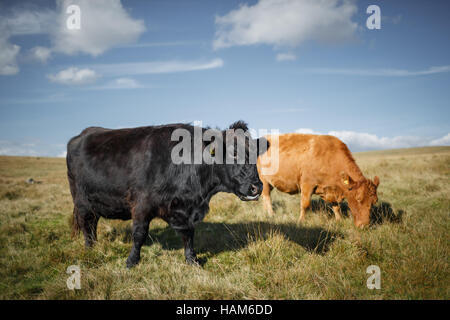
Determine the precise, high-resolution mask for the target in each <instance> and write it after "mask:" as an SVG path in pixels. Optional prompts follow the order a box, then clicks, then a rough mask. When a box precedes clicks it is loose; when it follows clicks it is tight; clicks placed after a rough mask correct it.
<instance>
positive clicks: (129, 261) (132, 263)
mask: <svg viewBox="0 0 450 320" xmlns="http://www.w3.org/2000/svg"><path fill="white" fill-rule="evenodd" d="M138 263H139V260H135V259H130V258H128V259H127V268H128V269H131V268H133V267H134V266H135V265H137V264H138Z"/></svg>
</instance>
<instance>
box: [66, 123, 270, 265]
mask: <svg viewBox="0 0 450 320" xmlns="http://www.w3.org/2000/svg"><path fill="white" fill-rule="evenodd" d="M176 129H184V130H187V131H188V132H189V133H191V134H192V135H194V127H193V126H191V125H187V124H170V125H162V126H148V127H139V128H132V129H119V130H111V129H105V128H100V127H90V128H87V129H85V130H84V131H83V132H82V133H81V134H80V135H78V136H76V137H74V138H72V139H71V140H70V141H69V143H68V146H67V169H68V179H69V184H70V191H71V193H72V198H73V202H74V210H73V215H74V219H73V221H74V224H73V227H74V232H75V231H79V230H80V229H81V230H82V232H83V234H84V238H85V245H86V247H90V246H92V245H93V244H94V242H95V241H96V238H97V223H98V220H99V218H100V217H104V218H107V219H122V220H128V219H133V247H132V249H131V252H130V255H129V256H128V259H127V267H132V266H134V265H136V264H137V263H138V262H139V260H140V250H141V246H142V245H143V243H144V241H145V239H146V238H147V235H148V228H149V223H150V221H151V220H152V219H153V218H155V217H160V218H162V219H163V220H165V221H166V222H167V223H168V224H169V225H170V226H171V227H172V228H173V229H175V230H176V231H177V232H178V233H179V234H181V237H182V239H183V241H184V248H185V257H186V261H187V262H188V263H197V258H196V254H195V252H194V243H193V241H194V225H195V224H196V223H197V222H199V221H201V220H202V219H203V218H204V216H205V215H206V213H207V212H208V210H209V201H210V199H211V197H212V196H213V195H214V194H216V193H218V192H229V193H234V194H236V195H237V196H238V197H240V198H241V200H256V199H257V198H258V197H259V195H260V194H261V191H262V183H261V180H260V179H259V176H258V172H257V168H256V164H250V163H249V161H248V159H249V158H248V156H249V150H250V149H251V148H250V143H249V140H248V139H246V140H244V142H243V140H242V139H239V134H238V132H239V131H240V130H235V129H242V130H244V131H247V130H248V129H247V125H246V124H245V123H244V122H242V121H238V122H235V123H234V124H233V125H231V126H230V129H229V130H225V131H217V132H218V133H219V134H220V135H221V136H222V139H223V140H220V139H219V140H218V141H216V142H215V143H222V144H225V142H224V141H225V140H226V139H225V136H226V135H227V134H230V132H231V133H232V138H233V139H234V142H233V143H234V144H235V145H236V149H237V148H238V147H239V144H241V147H242V143H244V144H245V145H244V148H245V150H246V153H245V154H246V162H245V163H244V164H237V163H236V162H235V163H233V164H226V163H223V164H217V163H213V164H206V163H201V164H189V163H181V164H176V163H174V162H173V161H172V158H171V153H172V149H173V148H174V146H175V145H177V143H178V141H172V139H173V138H172V133H173V132H174V131H175V130H176ZM197 129H200V132H204V131H205V130H206V129H204V128H198V127H197ZM241 132H242V131H241ZM192 140H193V139H192ZM213 141H215V140H213ZM254 141H255V140H251V139H250V142H254ZM211 146H212V144H208V143H206V142H202V148H203V149H205V148H211ZM224 148H225V145H224ZM225 153H226V152H223V153H222V156H223V155H224V154H225ZM211 154H213V152H211Z"/></svg>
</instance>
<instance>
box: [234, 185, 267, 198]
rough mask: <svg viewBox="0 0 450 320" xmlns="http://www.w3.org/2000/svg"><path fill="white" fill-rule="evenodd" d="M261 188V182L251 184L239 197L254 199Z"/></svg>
mask: <svg viewBox="0 0 450 320" xmlns="http://www.w3.org/2000/svg"><path fill="white" fill-rule="evenodd" d="M262 190H263V186H262V183H261V182H258V183H256V184H251V185H250V187H249V189H248V192H247V194H246V195H241V196H239V198H240V199H241V200H242V201H254V200H258V198H259V196H260V195H261V193H262Z"/></svg>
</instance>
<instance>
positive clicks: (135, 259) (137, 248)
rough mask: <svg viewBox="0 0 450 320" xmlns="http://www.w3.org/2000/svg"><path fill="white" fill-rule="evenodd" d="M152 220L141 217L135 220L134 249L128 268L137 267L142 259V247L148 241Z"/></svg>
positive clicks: (128, 260) (129, 258)
mask: <svg viewBox="0 0 450 320" xmlns="http://www.w3.org/2000/svg"><path fill="white" fill-rule="evenodd" d="M150 220H151V219H150V218H148V217H139V216H138V217H136V216H135V217H134V219H133V247H132V248H131V252H130V255H129V256H128V259H127V268H131V267H133V266H135V265H137V264H138V263H139V260H140V259H141V247H142V245H143V244H144V242H145V240H146V239H147V236H148V226H149V224H150Z"/></svg>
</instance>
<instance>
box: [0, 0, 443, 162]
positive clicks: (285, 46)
mask: <svg viewBox="0 0 450 320" xmlns="http://www.w3.org/2000/svg"><path fill="white" fill-rule="evenodd" d="M70 4H76V5H78V6H79V8H80V10H81V28H80V30H68V29H67V27H66V20H67V19H68V17H69V15H70V14H67V13H66V12H65V11H66V9H67V7H68V6H69V5H70ZM371 4H376V5H378V6H379V7H380V9H381V29H379V30H369V29H368V28H367V27H366V20H367V18H368V17H369V14H367V13H366V9H367V7H368V6H369V5H371ZM449 9H450V4H449V2H448V1H399V0H398V1H375V0H373V1H338V0H322V1H312V0H259V1H256V0H254V1H235V0H232V1H230V0H227V1H219V0H218V1H208V0H197V1H190V0H185V1H170V0H165V1H144V0H122V1H119V0H114V1H112V0H111V1H110V0H98V1H87V0H78V1H75V0H74V1H68V0H61V1H34V2H33V1H31V2H27V1H20V2H18V1H2V3H1V4H0V154H8V155H32V156H35V155H36V156H37V155H39V156H61V155H63V154H64V150H65V144H66V143H67V141H68V140H69V139H70V137H72V136H74V135H77V134H78V133H79V132H80V131H81V130H82V129H83V128H85V127H88V126H103V127H109V128H122V127H134V126H143V125H153V124H164V123H173V122H191V121H196V120H199V121H202V122H203V124H204V125H211V126H219V127H226V126H228V125H229V124H230V123H232V122H234V121H235V120H238V119H243V120H245V121H247V122H248V123H249V126H250V127H251V128H254V129H256V130H258V129H269V130H270V129H278V130H279V131H280V132H294V131H298V132H312V133H328V134H333V135H336V136H338V137H339V138H341V139H342V140H344V142H346V143H347V144H349V146H350V148H351V150H352V151H361V150H373V149H386V148H398V147H414V146H428V145H450V121H449V120H450V104H449V101H450V41H449V35H450V21H449V19H448V12H449Z"/></svg>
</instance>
